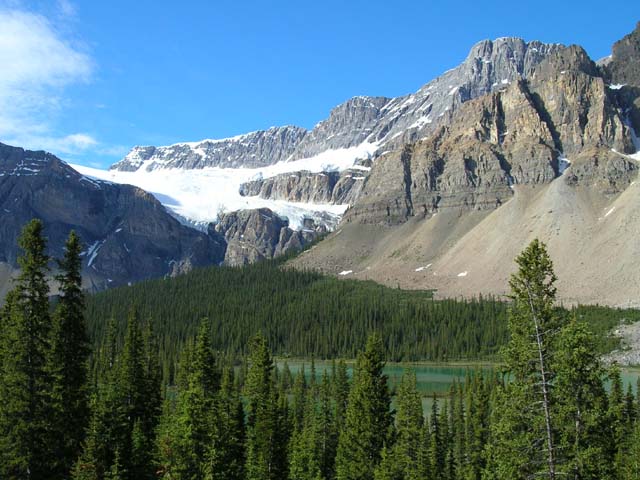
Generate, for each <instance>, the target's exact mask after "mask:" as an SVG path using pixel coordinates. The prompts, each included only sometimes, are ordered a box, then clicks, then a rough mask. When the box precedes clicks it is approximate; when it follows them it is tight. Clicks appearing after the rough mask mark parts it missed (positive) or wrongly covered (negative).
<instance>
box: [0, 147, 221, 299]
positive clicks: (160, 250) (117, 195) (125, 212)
mask: <svg viewBox="0 0 640 480" xmlns="http://www.w3.org/2000/svg"><path fill="white" fill-rule="evenodd" d="M0 209H2V210H1V211H2V212H4V215H3V218H2V219H3V221H2V224H1V225H0V265H1V267H0V268H1V270H2V272H3V273H4V274H3V275H2V290H3V291H5V290H6V288H7V287H8V282H7V281H8V278H9V276H10V274H11V273H12V272H14V271H15V269H16V268H17V261H16V260H17V257H18V255H19V253H20V252H19V249H18V247H17V245H16V239H17V237H18V235H19V233H20V231H21V229H22V227H23V226H24V224H25V223H27V222H28V221H29V220H31V219H32V218H39V219H41V220H42V221H43V222H44V224H45V234H46V235H47V237H48V240H49V251H50V254H51V255H53V256H55V257H58V258H60V257H61V256H62V253H63V245H64V242H65V240H66V238H67V236H68V234H69V231H70V230H71V229H75V230H76V231H77V233H78V234H79V235H80V237H81V239H82V241H83V243H84V244H85V246H86V250H85V252H84V253H83V257H84V258H83V273H84V278H85V285H86V286H87V288H93V289H102V288H105V287H107V286H112V285H113V286H115V285H122V284H126V283H129V282H135V281H139V280H142V279H144V278H149V277H159V276H164V275H175V274H177V273H180V272H183V271H186V270H188V269H190V268H191V267H193V266H204V265H211V264H216V263H220V262H221V261H222V260H223V258H224V252H225V241H224V238H223V237H222V236H220V235H217V234H209V235H207V234H205V233H202V232H198V231H196V230H194V229H191V228H188V227H185V226H183V225H181V224H180V223H179V222H178V221H177V220H176V219H174V218H173V217H172V216H171V215H169V214H168V213H167V211H166V209H165V208H164V207H163V206H162V205H161V204H160V202H159V201H158V200H157V199H156V198H155V197H154V196H153V195H150V194H149V193H147V192H145V191H144V190H141V189H140V188H137V187H134V186H131V185H118V184H114V183H109V182H103V181H97V180H93V179H90V178H87V177H85V176H84V175H81V174H79V173H78V172H76V171H75V170H73V169H72V168H71V167H70V166H69V165H67V164H66V163H65V162H63V161H61V160H60V159H58V158H56V157H55V156H53V155H51V154H49V153H45V152H42V151H37V152H34V151H29V150H24V149H22V148H16V147H10V146H8V145H4V144H0Z"/></svg>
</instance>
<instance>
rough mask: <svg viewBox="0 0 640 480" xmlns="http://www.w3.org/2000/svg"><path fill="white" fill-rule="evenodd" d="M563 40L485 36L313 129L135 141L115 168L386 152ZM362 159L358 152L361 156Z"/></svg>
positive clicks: (526, 70) (231, 164) (523, 73)
mask: <svg viewBox="0 0 640 480" xmlns="http://www.w3.org/2000/svg"><path fill="white" fill-rule="evenodd" d="M562 48H564V47H563V46H562V45H559V44H545V43H542V42H539V41H531V42H525V41H524V40H522V39H520V38H511V37H506V38H500V39H496V40H493V41H492V40H483V41H481V42H479V43H477V44H476V45H474V46H473V47H472V48H471V50H470V52H469V54H468V55H467V58H466V59H465V60H464V61H463V62H462V63H461V64H460V65H459V66H457V67H456V68H454V69H451V70H449V71H447V72H445V73H444V74H442V75H441V76H439V77H437V78H436V79H434V80H432V81H431V82H429V83H427V84H426V85H424V86H423V87H422V88H420V89H419V90H418V91H417V92H415V93H413V94H410V95H405V96H402V97H397V98H387V97H369V96H356V97H353V98H351V99H349V100H347V101H346V102H344V103H342V104H340V105H338V106H336V107H335V108H333V109H332V110H331V112H330V114H329V117H328V118H327V119H325V120H322V121H320V122H319V123H318V124H317V125H316V126H315V127H314V128H313V129H312V130H311V131H307V130H305V129H304V128H301V127H294V126H285V127H272V128H270V129H268V130H264V131H257V132H252V133H248V134H245V135H239V136H237V137H232V138H229V139H222V140H202V141H200V142H183V143H177V144H174V145H170V146H166V147H135V148H134V149H132V151H131V152H129V154H128V155H127V156H126V157H125V158H124V159H123V160H121V161H120V162H118V163H116V164H114V165H113V166H112V167H111V168H112V169H115V170H121V171H136V170H138V169H139V168H140V167H141V166H142V165H143V164H145V168H146V169H147V170H153V169H156V168H183V169H196V168H204V167H224V168H239V167H245V168H256V167H263V166H267V165H273V164H275V163H278V162H283V161H295V160H299V159H304V158H310V157H314V156H317V155H319V154H321V153H323V152H327V151H331V150H339V149H347V148H354V147H357V146H358V145H362V144H365V143H369V144H372V145H375V146H376V147H377V148H378V150H379V151H380V152H382V151H384V150H388V149H391V148H395V147H397V146H398V145H401V144H403V143H407V142H410V141H415V140H418V139H420V138H424V137H425V136H428V135H429V134H431V133H432V132H433V131H435V129H436V128H437V127H438V126H440V125H442V124H445V123H447V122H448V121H449V120H450V118H451V115H452V114H453V112H454V111H455V110H457V109H458V108H459V106H460V105H461V104H462V103H464V102H466V101H468V100H471V99H473V98H477V97H479V96H482V95H485V94H487V93H489V92H491V91H493V90H496V89H500V88H503V87H504V86H505V85H507V84H509V83H511V82H513V81H515V80H517V79H518V78H521V77H522V78H526V77H527V76H528V75H530V74H531V72H532V71H533V69H534V67H535V66H536V65H538V64H539V63H540V62H541V61H543V60H544V59H545V58H546V57H547V56H548V55H550V54H551V53H553V52H556V51H558V50H560V49H562ZM355 160H356V158H355V157H354V162H355Z"/></svg>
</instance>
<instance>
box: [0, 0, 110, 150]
mask: <svg viewBox="0 0 640 480" xmlns="http://www.w3.org/2000/svg"><path fill="white" fill-rule="evenodd" d="M58 8H59V9H60V11H61V12H62V13H63V14H64V15H67V16H71V15H75V9H74V7H73V5H72V4H71V3H70V2H69V1H67V0H60V1H59V2H58ZM0 25H1V26H2V28H0V65H2V71H1V72H0V141H2V142H6V143H12V144H15V145H19V146H23V147H27V148H35V149H46V150H51V151H53V152H56V153H61V154H64V153H68V154H73V153H78V152H82V151H86V150H88V149H91V148H94V147H96V146H97V145H98V141H97V140H96V139H95V138H93V137H92V136H91V135H89V134H87V133H84V132H73V133H69V132H65V133H60V132H58V131H57V128H56V124H55V119H56V116H57V115H58V114H59V113H60V112H61V111H62V109H63V108H64V105H65V103H66V102H67V99H66V97H65V89H66V87H69V86H70V85H73V84H77V83H83V82H88V81H89V80H90V78H91V74H92V71H93V69H94V65H93V61H92V59H91V58H90V57H89V55H87V54H86V53H84V52H82V51H80V50H79V49H78V48H76V47H75V46H74V45H73V44H72V42H71V41H69V40H68V39H66V38H65V37H64V35H62V34H61V33H60V32H59V31H58V30H56V28H55V27H54V26H53V25H52V24H51V22H50V21H49V20H48V19H47V18H45V17H44V16H43V15H40V14H38V13H33V12H29V11H26V10H19V9H10V8H4V9H0Z"/></svg>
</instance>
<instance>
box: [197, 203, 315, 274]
mask: <svg viewBox="0 0 640 480" xmlns="http://www.w3.org/2000/svg"><path fill="white" fill-rule="evenodd" d="M209 232H210V233H211V234H212V235H215V234H220V235H223V236H224V238H225V240H226V242H227V248H226V253H225V258H224V263H225V264H226V265H231V266H239V265H246V264H248V263H253V262H256V261H258V260H264V259H270V258H275V257H277V256H279V255H282V254H284V253H287V252H290V251H292V250H300V249H301V248H302V247H303V246H304V245H305V244H307V243H309V242H310V241H312V240H315V239H316V237H317V236H318V234H319V233H324V232H323V231H322V229H317V228H315V225H314V224H313V222H311V221H310V222H309V223H308V224H307V225H305V228H304V229H302V230H298V231H296V230H291V229H290V228H289V222H288V221H287V220H286V219H283V218H280V217H279V216H277V215H276V214H274V213H273V212H272V211H271V210H269V209H267V208H261V209H256V210H241V211H238V212H231V213H227V214H223V215H221V217H220V219H219V221H218V222H217V223H216V224H211V225H210V227H209Z"/></svg>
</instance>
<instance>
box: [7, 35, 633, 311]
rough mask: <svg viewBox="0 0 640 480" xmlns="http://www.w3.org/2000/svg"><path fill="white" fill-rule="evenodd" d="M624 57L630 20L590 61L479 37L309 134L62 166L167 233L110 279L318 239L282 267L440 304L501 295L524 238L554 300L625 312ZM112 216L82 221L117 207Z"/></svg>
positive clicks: (550, 48) (629, 298) (629, 65)
mask: <svg viewBox="0 0 640 480" xmlns="http://www.w3.org/2000/svg"><path fill="white" fill-rule="evenodd" d="M639 52H640V24H639V26H638V28H636V30H635V31H634V32H632V33H631V34H629V35H628V36H626V37H625V38H623V39H621V40H620V41H619V42H617V43H616V44H615V45H614V46H613V49H612V55H611V56H610V57H608V58H606V59H604V60H602V61H600V62H598V63H595V62H593V61H592V60H591V59H590V58H589V56H588V54H587V53H586V52H585V51H584V49H582V48H581V47H579V46H575V45H573V46H564V45H560V44H544V43H541V42H538V41H531V42H526V41H524V40H522V39H518V38H499V39H496V40H493V41H491V40H484V41H481V42H479V43H477V44H476V45H474V46H473V47H472V48H471V50H470V52H469V54H468V56H467V57H466V59H464V61H463V62H462V63H461V64H460V65H459V66H458V67H456V68H454V69H452V70H449V71H447V72H445V73H443V74H442V75H441V76H439V77H438V78H436V79H434V80H432V81H430V82H429V83H427V84H425V85H424V86H423V87H422V88H420V89H419V90H418V91H417V92H415V93H412V94H409V95H405V96H402V97H398V98H386V97H365V96H358V97H354V98H352V99H350V100H348V101H346V102H344V103H343V104H341V105H339V106H337V107H336V108H334V109H333V110H332V111H331V112H330V113H329V116H328V118H327V119H325V120H323V121H321V122H319V123H318V124H317V125H316V126H315V127H314V128H313V129H311V130H306V129H303V128H300V127H295V126H284V127H272V128H269V129H267V130H263V131H257V132H252V133H248V134H244V135H239V136H236V137H233V138H228V139H220V140H203V141H200V142H183V143H178V144H175V145H170V146H166V147H155V146H146V147H134V148H133V149H132V150H131V151H130V152H129V154H128V155H127V156H126V157H125V158H123V159H122V160H121V161H119V162H117V163H116V164H114V165H113V166H112V167H111V169H110V170H108V171H103V170H96V169H91V168H87V167H83V166H79V165H72V166H70V167H69V166H66V165H65V167H64V168H68V169H69V170H71V167H73V169H75V170H76V171H77V172H79V173H75V172H74V173H73V174H71V173H69V177H68V178H69V181H72V180H73V182H74V187H73V188H80V187H79V186H82V188H83V189H87V188H89V189H91V188H93V189H103V190H107V189H111V190H113V191H116V190H117V191H119V192H120V191H122V192H124V191H127V192H141V191H140V190H137V189H135V188H134V187H131V186H126V187H125V185H135V186H137V187H139V188H141V189H144V190H145V191H147V192H150V193H151V194H152V195H153V197H155V198H156V199H157V201H155V200H154V199H153V198H152V197H151V196H150V195H146V194H143V193H139V194H138V197H143V196H144V195H146V197H145V198H146V199H147V200H148V207H145V208H150V209H151V208H152V207H151V205H153V209H155V210H154V212H156V213H155V215H156V217H157V218H158V220H156V221H157V222H160V221H162V222H166V224H167V225H169V224H171V225H172V227H171V228H173V229H174V230H175V231H176V232H180V233H179V235H178V234H176V235H178V237H180V239H181V240H178V239H177V238H178V237H176V238H173V237H172V239H171V240H168V239H165V238H164V237H165V235H164V233H163V231H160V230H161V229H155V230H153V229H152V231H149V232H146V233H145V235H147V237H146V238H147V239H148V241H150V242H152V243H153V242H160V243H162V242H164V241H165V240H166V241H167V242H169V243H172V242H176V243H178V244H179V246H178V247H176V250H175V251H173V250H171V251H169V250H167V251H166V252H164V253H163V254H162V255H155V256H153V258H156V257H159V260H157V261H158V262H160V263H162V262H164V263H162V264H163V265H164V264H166V265H167V266H165V267H164V268H160V267H159V266H158V267H157V268H155V269H152V270H149V271H144V272H143V273H142V274H138V275H137V276H136V275H134V274H132V273H131V270H127V269H126V268H124V269H122V270H121V275H120V276H117V278H114V277H116V275H113V276H106V273H108V272H106V271H105V272H104V274H101V275H102V276H101V278H103V279H104V278H106V279H107V280H106V281H107V282H108V279H111V280H112V282H109V283H117V282H124V281H129V280H137V279H139V278H141V277H142V276H144V277H147V276H157V275H167V274H172V273H175V271H179V270H180V269H179V268H178V269H176V268H173V267H172V268H169V267H168V265H169V264H171V265H174V264H179V265H183V264H190V265H200V264H206V263H207V262H209V263H219V262H223V263H226V264H230V265H244V264H246V263H250V262H253V261H257V260H260V259H264V258H272V257H274V256H278V255H280V254H282V253H284V252H287V251H290V250H291V249H297V248H300V247H302V246H304V245H305V244H307V243H308V242H309V241H312V240H314V239H316V238H317V237H318V235H324V234H326V233H327V232H333V233H331V234H330V235H329V236H328V237H327V238H326V239H324V240H322V241H321V242H320V243H319V244H317V245H316V246H315V247H314V248H313V249H311V250H310V251H307V252H306V253H304V254H303V255H301V256H300V257H299V258H297V259H295V260H294V261H292V262H291V264H292V265H293V266H297V267H301V268H316V269H320V270H323V271H325V272H329V273H333V274H340V275H342V276H349V277H355V278H370V279H374V280H376V281H379V282H382V283H385V284H389V285H393V286H396V285H400V286H402V287H405V288H433V289H436V290H437V291H438V293H439V295H443V296H452V295H453V296H456V295H475V294H478V293H492V294H502V293H504V290H505V288H506V286H507V280H508V277H509V274H510V273H511V272H512V270H513V265H512V262H511V259H512V258H513V257H515V256H516V254H517V253H518V252H520V251H521V250H522V248H524V246H525V245H526V243H528V242H529V241H530V240H531V239H532V238H534V237H539V238H542V239H543V240H544V241H545V242H547V243H548V244H549V247H550V251H551V255H552V257H553V258H554V260H555V262H556V269H557V272H558V275H559V277H560V283H559V288H560V290H559V294H560V296H561V298H562V299H563V300H565V301H568V302H590V303H593V302H596V301H597V302H601V303H607V304H615V305H621V304H624V305H627V304H636V303H637V300H635V298H636V296H637V295H636V290H637V285H638V284H639V283H640V274H638V273H636V272H640V260H639V259H640V255H639V254H640V251H639V249H640V247H636V243H637V242H636V241H635V238H636V236H637V232H638V231H640V218H639V216H638V214H637V212H638V211H640V210H638V209H637V208H636V207H637V205H636V204H637V203H638V195H637V192H636V189H637V188H638V187H637V185H636V183H635V182H636V178H637V175H638V161H639V160H640V154H638V150H640V144H639V142H638V137H637V135H636V131H638V129H639V128H640V80H639V78H638V72H640V54H639ZM28 155H34V154H33V153H32V152H30V153H28ZM42 155H45V154H42ZM57 162H58V163H59V164H61V165H64V164H63V163H62V162H60V161H57ZM61 168H62V167H61ZM13 177H15V178H13V180H12V181H13V182H14V183H16V184H20V185H22V184H23V183H25V185H27V183H28V177H25V178H23V177H18V176H16V175H13ZM116 184H118V185H116ZM107 186H108V187H107ZM25 188H26V190H27V191H28V190H29V187H25ZM111 190H110V191H111ZM24 195H25V198H26V199H27V201H26V204H29V203H28V202H29V201H31V200H30V198H31V197H29V196H28V194H26V193H25V194H24ZM64 195H65V194H64V192H62V191H55V190H52V191H51V192H49V193H47V195H45V197H47V198H48V197H49V196H51V198H54V200H53V201H52V204H56V202H57V201H58V200H57V198H56V197H57V196H62V197H63V198H64ZM95 195H97V194H95ZM100 195H102V194H100ZM110 195H114V194H110ZM122 195H124V194H122ZM134 196H135V195H134ZM105 202H106V200H105ZM158 202H160V203H158ZM145 205H147V203H145ZM163 206H164V208H162V207H163ZM60 209H61V210H65V209H70V206H69V205H66V204H65V205H60ZM112 209H113V211H114V212H120V210H118V204H117V202H116V205H111V204H109V205H108V207H105V209H104V210H105V211H104V212H103V213H102V216H101V217H100V218H99V219H98V218H97V217H96V218H95V219H94V221H95V222H97V223H98V224H100V225H102V224H104V225H113V220H112V218H120V217H119V216H123V215H125V213H122V212H121V213H118V214H117V215H116V213H113V212H111V210H112ZM107 211H108V212H107ZM66 214H67V215H68V212H67V213H66ZM57 215H60V216H63V215H64V214H63V213H60V212H58V213H57ZM118 215H119V216H118ZM54 217H55V216H52V217H51V218H52V219H53V218H54ZM103 217H104V218H103ZM160 217H162V220H160ZM25 218H26V214H25ZM132 220H133V219H132ZM135 221H139V222H140V223H146V222H147V219H146V218H145V217H143V216H140V217H138V218H136V219H135ZM72 223H73V222H70V221H69V222H67V224H69V225H71V224H72ZM116 223H117V222H116ZM74 225H75V223H74ZM105 228H106V227H105ZM110 228H112V229H113V231H115V229H117V228H119V227H116V226H113V227H110ZM131 228H133V226H132V227H131ZM54 230H55V229H54ZM103 230H104V229H103ZM16 231H17V230H16V229H15V228H14V230H13V231H12V234H13V236H14V238H15V234H16ZM52 231H53V230H52ZM187 232H188V233H187ZM85 235H86V236H87V240H86V241H87V242H88V244H89V245H92V246H93V245H96V250H94V251H92V252H87V254H88V256H89V257H93V253H95V252H96V251H97V252H98V254H97V256H95V258H94V260H93V261H92V262H91V265H88V264H87V267H89V268H88V269H87V270H88V273H89V274H91V275H94V273H93V272H95V271H96V269H99V268H101V267H100V265H101V264H100V263H99V262H98V260H100V261H106V258H107V257H108V258H110V257H111V255H108V256H107V255H106V253H107V252H108V250H106V249H105V246H101V247H100V248H99V250H97V245H102V244H101V243H99V242H103V241H105V238H106V237H107V236H108V235H107V232H106V230H104V231H100V232H95V233H92V234H91V235H88V234H85ZM180 235H183V236H184V239H182V237H181V236H180ZM9 237H10V235H9V234H7V235H6V237H3V238H9ZM161 239H162V240H161ZM96 242H98V243H96ZM194 242H195V243H194ZM53 243H54V245H59V239H57V238H56V239H55V240H54V242H53ZM116 243H117V242H116ZM162 244H163V243H162ZM195 244H198V245H201V246H202V249H200V250H197V251H198V252H199V253H198V254H195V253H193V252H194V251H195V250H194V249H193V247H192V245H195ZM127 245H128V243H127ZM7 248H8V247H7ZM140 255H142V253H140ZM101 256H103V259H104V260H103V259H101ZM132 256H134V255H125V256H123V257H122V258H119V259H118V262H119V263H118V262H116V263H118V265H120V264H121V263H122V264H124V263H126V262H127V261H129V260H126V259H127V258H130V257H132ZM116 257H117V255H116ZM14 259H15V253H14V255H13V257H11V256H8V257H7V258H6V260H5V263H6V264H7V265H11V264H12V262H14ZM141 261H142V260H141ZM172 262H173V263H172ZM88 263H89V262H88ZM158 265H160V264H158ZM119 268H120V267H119ZM103 284H104V280H103Z"/></svg>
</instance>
